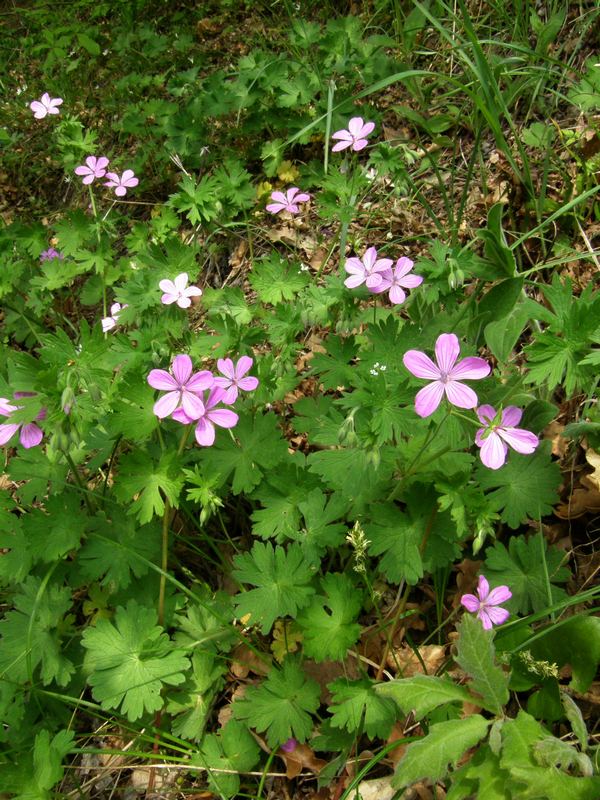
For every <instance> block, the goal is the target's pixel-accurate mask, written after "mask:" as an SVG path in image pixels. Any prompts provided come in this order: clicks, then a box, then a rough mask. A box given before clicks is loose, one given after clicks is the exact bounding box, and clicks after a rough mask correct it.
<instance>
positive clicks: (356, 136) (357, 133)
mask: <svg viewBox="0 0 600 800" xmlns="http://www.w3.org/2000/svg"><path fill="white" fill-rule="evenodd" d="M374 129H375V123H374V122H364V121H363V118H362V117H352V119H351V120H350V122H349V123H348V130H346V129H343V130H341V131H336V132H335V133H333V134H332V135H331V138H332V139H340V141H339V142H338V143H337V144H335V145H334V146H333V148H332V152H334V153H337V152H338V150H345V149H346V148H347V147H351V148H352V149H353V150H356V151H357V150H362V149H363V147H366V146H367V144H368V142H367V136H368V135H369V134H370V133H372V131H373V130H374Z"/></svg>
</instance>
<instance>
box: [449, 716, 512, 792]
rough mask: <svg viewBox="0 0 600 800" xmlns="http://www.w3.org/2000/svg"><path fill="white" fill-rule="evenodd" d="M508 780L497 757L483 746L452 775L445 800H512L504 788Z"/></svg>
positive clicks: (488, 748)
mask: <svg viewBox="0 0 600 800" xmlns="http://www.w3.org/2000/svg"><path fill="white" fill-rule="evenodd" d="M490 736H491V732H490ZM509 778H510V775H509V774H508V772H507V771H506V770H504V769H502V768H501V766H500V760H499V759H498V756H497V755H495V754H494V753H493V752H492V750H491V748H490V747H488V746H487V745H484V746H483V747H480V748H478V750H477V752H476V753H475V755H474V756H473V758H472V759H471V760H470V761H469V762H468V763H467V764H465V765H464V767H461V768H460V769H457V770H455V771H454V772H453V773H452V787H451V788H450V791H449V792H448V793H447V795H446V800H472V799H473V798H481V800H484V798H485V800H513V796H512V795H510V794H509V793H508V790H507V788H506V785H507V782H508V780H509Z"/></svg>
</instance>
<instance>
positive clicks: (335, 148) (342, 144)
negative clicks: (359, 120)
mask: <svg viewBox="0 0 600 800" xmlns="http://www.w3.org/2000/svg"><path fill="white" fill-rule="evenodd" d="M44 116H45V115H44ZM351 144H352V142H351V141H350V142H338V143H337V144H336V145H334V146H333V147H332V148H331V152H332V153H339V151H340V150H345V149H346V148H347V147H350V145H351Z"/></svg>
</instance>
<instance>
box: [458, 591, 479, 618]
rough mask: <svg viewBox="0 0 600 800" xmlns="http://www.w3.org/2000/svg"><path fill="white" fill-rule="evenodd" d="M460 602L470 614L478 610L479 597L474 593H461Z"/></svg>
mask: <svg viewBox="0 0 600 800" xmlns="http://www.w3.org/2000/svg"><path fill="white" fill-rule="evenodd" d="M460 602H461V604H462V605H463V606H464V607H465V608H466V609H467V611H470V612H471V613H472V614H474V613H475V612H476V611H478V610H479V599H478V598H477V597H475V595H474V594H463V596H462V597H461V598H460Z"/></svg>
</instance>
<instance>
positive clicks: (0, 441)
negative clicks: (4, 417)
mask: <svg viewBox="0 0 600 800" xmlns="http://www.w3.org/2000/svg"><path fill="white" fill-rule="evenodd" d="M18 430H19V426H18V425H17V424H15V423H14V422H5V423H4V425H0V445H4V444H6V443H7V442H8V441H9V440H10V439H12V437H13V436H14V435H15V433H16V432H17V431H18Z"/></svg>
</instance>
